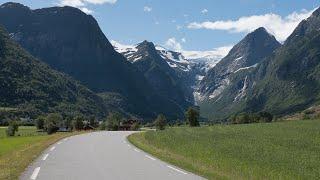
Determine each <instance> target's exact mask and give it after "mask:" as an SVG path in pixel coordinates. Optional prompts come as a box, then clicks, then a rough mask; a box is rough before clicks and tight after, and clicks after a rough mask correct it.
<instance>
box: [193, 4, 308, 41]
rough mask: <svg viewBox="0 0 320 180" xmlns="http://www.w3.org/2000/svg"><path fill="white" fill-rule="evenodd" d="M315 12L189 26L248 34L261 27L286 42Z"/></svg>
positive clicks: (252, 17)
mask: <svg viewBox="0 0 320 180" xmlns="http://www.w3.org/2000/svg"><path fill="white" fill-rule="evenodd" d="M313 11H314V10H311V11H307V10H301V11H300V12H293V13H291V14H289V15H287V16H285V17H281V16H280V15H277V14H273V13H269V14H264V15H253V16H244V17H240V18H239V19H238V20H225V21H206V22H200V23H199V22H193V23H190V24H189V25H188V28H190V29H212V30H226V31H228V32H232V33H234V32H237V33H239V32H244V33H248V32H251V31H254V30H255V29H257V28H259V27H265V28H266V29H267V30H268V31H269V32H270V33H271V34H273V35H274V36H275V37H276V38H277V39H278V40H279V41H285V39H286V38H287V37H288V36H289V35H290V34H291V33H292V32H293V30H294V29H295V28H296V26H297V25H298V24H299V23H300V22H301V21H302V20H303V19H306V18H308V17H309V16H310V15H311V14H312V12H313Z"/></svg>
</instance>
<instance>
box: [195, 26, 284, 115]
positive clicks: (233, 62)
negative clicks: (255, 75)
mask: <svg viewBox="0 0 320 180" xmlns="http://www.w3.org/2000/svg"><path fill="white" fill-rule="evenodd" d="M280 46H281V45H280V43H279V42H278V41H277V40H276V39H275V38H274V36H272V35H270V34H269V33H268V32H267V31H266V30H265V29H264V28H258V29H257V30H255V31H253V32H252V33H250V34H248V35H247V36H246V37H245V38H244V39H243V40H241V41H240V42H239V43H238V44H237V45H235V46H234V47H233V48H232V49H231V51H230V52H229V54H228V55H227V56H226V57H225V58H223V59H222V60H221V61H220V62H219V63H218V64H217V65H216V66H215V67H213V68H212V69H210V70H209V71H208V73H207V74H206V76H205V77H204V78H203V80H202V81H201V82H200V86H199V89H198V93H197V95H198V102H199V104H200V107H201V113H202V115H203V116H205V117H207V118H210V119H220V118H226V117H228V116H230V113H233V112H232V110H231V109H232V108H234V109H237V108H238V106H240V107H242V106H243V104H241V103H240V104H238V103H234V102H235V101H238V100H239V99H241V98H243V96H244V95H245V94H246V90H247V88H248V86H249V80H250V79H248V77H247V76H246V74H247V73H248V72H251V71H252V70H253V69H255V68H256V67H257V66H258V64H259V63H261V62H262V61H263V60H264V59H265V58H266V57H268V56H270V55H271V54H272V53H273V52H274V51H275V50H276V49H277V48H279V47H280ZM234 106H236V107H234Z"/></svg>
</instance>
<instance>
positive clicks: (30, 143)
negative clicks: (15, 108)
mask: <svg viewBox="0 0 320 180" xmlns="http://www.w3.org/2000/svg"><path fill="white" fill-rule="evenodd" d="M1 131H4V128H0V134H1ZM19 131H20V133H21V134H23V135H24V136H23V135H20V136H16V137H0V179H9V180H11V179H18V178H19V176H20V175H21V173H22V172H23V171H24V170H25V169H26V167H27V166H28V165H29V164H30V163H31V162H32V161H33V160H34V159H36V158H37V157H38V156H39V155H40V154H41V153H42V151H43V150H45V149H46V148H48V147H49V146H50V145H52V144H54V143H55V142H57V141H59V140H60V139H63V138H65V137H68V136H72V135H76V134H79V133H81V132H75V133H56V134H53V135H45V134H44V133H38V132H36V130H35V128H30V127H26V128H24V127H20V128H19Z"/></svg>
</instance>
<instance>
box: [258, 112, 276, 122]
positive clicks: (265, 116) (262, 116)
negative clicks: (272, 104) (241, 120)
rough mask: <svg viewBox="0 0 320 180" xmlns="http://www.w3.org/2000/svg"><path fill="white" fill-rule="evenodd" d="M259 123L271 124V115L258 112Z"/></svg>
mask: <svg viewBox="0 0 320 180" xmlns="http://www.w3.org/2000/svg"><path fill="white" fill-rule="evenodd" d="M258 115H259V118H260V121H262V122H272V119H273V115H272V114H271V113H269V112H259V113H258Z"/></svg>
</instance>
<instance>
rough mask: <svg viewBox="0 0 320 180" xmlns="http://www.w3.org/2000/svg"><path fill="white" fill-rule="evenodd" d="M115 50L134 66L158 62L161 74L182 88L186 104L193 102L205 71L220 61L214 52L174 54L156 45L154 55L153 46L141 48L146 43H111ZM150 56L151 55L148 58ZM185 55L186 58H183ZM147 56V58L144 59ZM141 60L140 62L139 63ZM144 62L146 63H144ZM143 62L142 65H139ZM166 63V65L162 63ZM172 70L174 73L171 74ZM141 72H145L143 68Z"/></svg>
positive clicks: (174, 52)
mask: <svg viewBox="0 0 320 180" xmlns="http://www.w3.org/2000/svg"><path fill="white" fill-rule="evenodd" d="M111 43H112V45H113V46H114V48H115V50H116V51H118V52H119V53H121V54H123V55H124V56H125V57H126V58H127V59H128V60H129V61H130V62H131V63H133V64H134V65H139V64H144V65H146V64H148V65H149V66H147V67H150V64H151V63H146V62H148V61H149V62H151V61H153V62H155V63H153V64H157V62H160V64H161V66H160V67H161V69H163V72H169V73H168V75H170V77H171V79H174V80H175V81H177V82H179V84H180V85H179V86H180V87H181V86H182V87H183V91H184V94H185V98H186V100H187V101H188V102H194V95H193V94H194V91H195V90H196V89H197V86H198V83H199V82H200V81H201V80H202V78H203V77H204V75H205V74H206V72H207V70H208V69H209V68H210V67H214V66H215V65H216V63H217V62H219V60H220V59H221V57H220V56H219V55H217V52H216V51H205V52H200V51H183V52H176V51H172V50H169V49H166V48H164V47H162V46H159V45H156V46H155V49H156V52H157V54H155V53H154V45H153V44H151V43H149V45H150V44H151V47H152V48H141V47H142V46H141V45H142V44H148V42H143V43H139V44H137V45H123V44H120V43H118V42H116V41H111ZM148 49H152V51H153V53H150V52H145V50H148ZM150 54H153V55H152V56H150ZM184 54H186V55H187V57H185V56H184ZM146 56H148V58H147V57H146ZM141 60H142V61H141ZM144 61H146V62H144ZM141 62H143V63H141ZM164 62H166V64H167V65H166V64H165V63H164ZM173 70H174V72H173ZM143 71H146V69H145V68H144V69H143Z"/></svg>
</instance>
